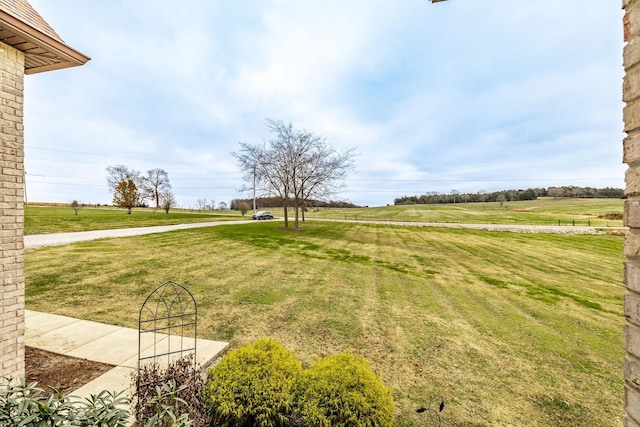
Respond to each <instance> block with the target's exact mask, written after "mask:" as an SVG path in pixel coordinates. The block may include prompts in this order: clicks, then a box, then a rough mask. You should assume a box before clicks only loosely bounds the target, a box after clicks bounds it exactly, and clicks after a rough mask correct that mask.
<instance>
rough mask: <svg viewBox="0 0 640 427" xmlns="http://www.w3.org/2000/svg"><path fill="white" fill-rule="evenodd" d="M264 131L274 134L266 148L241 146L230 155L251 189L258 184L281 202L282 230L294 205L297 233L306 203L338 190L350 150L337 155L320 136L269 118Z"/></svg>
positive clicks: (348, 161)
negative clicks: (236, 151) (250, 183)
mask: <svg viewBox="0 0 640 427" xmlns="http://www.w3.org/2000/svg"><path fill="white" fill-rule="evenodd" d="M267 128H268V129H269V131H270V132H271V133H272V134H273V137H272V138H271V139H270V140H269V141H268V142H269V145H268V147H267V146H265V145H262V146H259V145H250V144H245V143H240V147H241V150H240V152H238V153H234V154H233V155H234V157H235V158H236V160H237V161H238V164H239V166H240V169H241V170H242V171H243V172H244V179H245V181H248V182H252V183H254V184H253V186H252V187H251V188H252V189H253V188H255V186H258V185H259V186H260V189H261V192H263V193H265V194H267V195H270V196H275V197H278V198H279V199H280V200H282V203H283V208H284V225H285V228H288V227H289V213H288V212H289V206H290V204H291V203H292V202H293V207H294V208H295V229H296V230H297V229H298V228H299V219H298V218H299V211H300V210H301V209H302V210H303V211H304V205H305V201H306V200H308V199H309V198H311V197H318V198H325V197H328V196H329V195H331V194H334V193H335V192H336V190H337V189H338V188H339V187H340V185H341V184H342V182H343V180H344V178H345V177H346V174H347V172H348V171H349V170H350V169H351V167H352V166H353V160H352V159H353V150H348V151H346V152H344V153H342V154H340V153H337V152H336V151H335V150H334V149H333V148H332V147H330V146H329V145H328V144H327V143H326V141H325V139H324V138H323V137H321V136H319V135H316V134H314V133H312V132H309V131H307V130H304V129H299V130H298V129H294V128H293V126H292V125H291V123H289V124H285V123H283V122H281V121H276V120H271V119H268V120H267Z"/></svg>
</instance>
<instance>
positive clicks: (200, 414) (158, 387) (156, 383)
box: [132, 355, 211, 427]
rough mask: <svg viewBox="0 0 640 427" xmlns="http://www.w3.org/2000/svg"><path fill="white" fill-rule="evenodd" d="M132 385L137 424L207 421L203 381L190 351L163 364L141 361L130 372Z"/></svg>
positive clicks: (156, 426)
mask: <svg viewBox="0 0 640 427" xmlns="http://www.w3.org/2000/svg"><path fill="white" fill-rule="evenodd" d="M138 382H139V384H140V386H139V387H138ZM132 386H133V387H134V388H135V389H136V393H135V395H134V404H135V405H134V408H133V412H134V415H135V419H136V422H137V425H145V426H147V427H187V426H195V427H204V426H208V425H209V420H210V418H211V416H210V414H209V411H208V410H207V408H206V407H205V405H204V402H203V401H202V393H203V391H204V387H205V381H204V378H203V376H202V375H201V372H200V369H199V367H198V366H197V365H196V364H195V363H194V361H193V355H189V356H187V357H183V358H180V359H177V360H174V361H172V362H171V363H169V365H168V366H167V367H166V368H160V367H159V366H158V365H157V364H150V365H144V366H143V367H142V368H141V369H140V371H139V373H138V374H136V375H134V377H133V384H132ZM143 423H144V424H143Z"/></svg>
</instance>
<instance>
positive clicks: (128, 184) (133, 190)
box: [113, 179, 140, 215]
mask: <svg viewBox="0 0 640 427" xmlns="http://www.w3.org/2000/svg"><path fill="white" fill-rule="evenodd" d="M139 202H140V197H139V195H138V188H137V187H136V184H135V182H133V180H132V179H127V180H126V181H120V183H119V184H118V185H116V188H115V190H114V191H113V204H114V205H116V206H118V207H119V208H126V209H127V214H129V215H130V214H131V209H132V208H133V207H134V206H137V205H138V203H139Z"/></svg>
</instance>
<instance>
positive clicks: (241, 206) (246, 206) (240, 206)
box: [236, 202, 251, 216]
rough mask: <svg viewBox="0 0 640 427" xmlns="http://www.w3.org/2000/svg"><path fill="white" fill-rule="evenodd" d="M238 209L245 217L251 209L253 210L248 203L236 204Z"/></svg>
mask: <svg viewBox="0 0 640 427" xmlns="http://www.w3.org/2000/svg"><path fill="white" fill-rule="evenodd" d="M236 209H238V210H239V211H240V214H241V215H242V216H245V214H246V213H247V212H248V211H249V209H251V206H249V203H247V202H239V203H237V204H236Z"/></svg>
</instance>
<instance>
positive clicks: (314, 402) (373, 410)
mask: <svg viewBox="0 0 640 427" xmlns="http://www.w3.org/2000/svg"><path fill="white" fill-rule="evenodd" d="M295 399H296V404H295V409H294V410H295V413H296V416H298V417H300V418H302V420H303V423H304V425H305V426H325V427H328V426H353V427H359V426H363V427H364V426H376V427H384V426H392V425H393V422H394V403H393V398H392V396H391V390H390V389H389V388H387V387H385V385H384V384H383V383H382V380H380V378H378V377H377V376H376V375H375V374H374V373H373V371H372V370H371V368H370V367H369V364H368V363H367V361H366V360H365V359H364V358H363V357H361V356H358V355H355V354H353V353H351V352H349V351H344V352H342V353H339V354H336V355H333V356H328V357H326V358H324V359H319V360H316V361H315V362H314V363H313V364H312V365H311V366H310V367H309V368H308V369H306V370H305V371H304V372H303V373H302V375H301V376H300V378H299V380H298V382H297V384H296V392H295Z"/></svg>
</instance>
